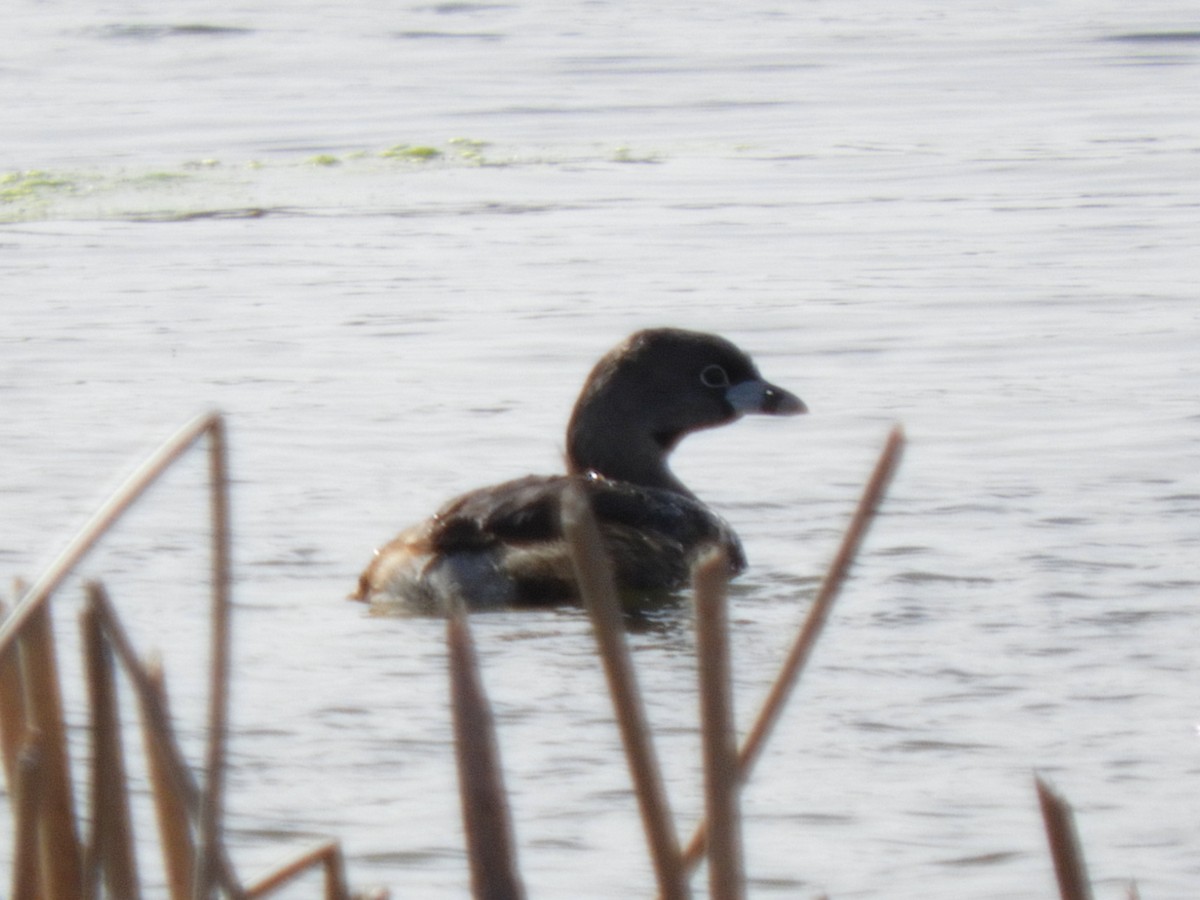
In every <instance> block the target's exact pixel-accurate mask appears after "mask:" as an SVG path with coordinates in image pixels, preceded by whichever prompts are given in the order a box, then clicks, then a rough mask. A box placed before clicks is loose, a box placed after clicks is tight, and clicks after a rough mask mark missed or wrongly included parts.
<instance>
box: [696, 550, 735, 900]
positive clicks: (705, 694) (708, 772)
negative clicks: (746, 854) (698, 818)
mask: <svg viewBox="0 0 1200 900" xmlns="http://www.w3.org/2000/svg"><path fill="white" fill-rule="evenodd" d="M693 580H694V584H695V604H696V655H697V657H698V661H699V666H698V668H699V672H700V724H701V738H702V749H703V757H704V781H705V790H704V798H705V803H704V808H705V815H706V817H707V821H709V822H711V823H712V827H711V828H710V830H709V840H708V843H709V847H708V885H709V896H710V897H712V898H713V900H741V898H742V897H744V896H745V893H746V881H745V874H744V871H743V864H742V834H741V810H740V808H739V805H738V790H739V787H740V782H739V779H738V764H737V731H736V726H735V724H734V715H733V685H732V668H731V664H730V658H729V605H728V602H727V599H728V597H727V592H726V588H727V587H728V583H729V557H728V556H726V554H725V553H723V552H721V551H720V550H714V551H711V552H709V553H707V554H706V555H705V556H704V557H703V558H702V559H701V560H700V562H699V563H698V564H697V566H696V569H695V572H694V573H693Z"/></svg>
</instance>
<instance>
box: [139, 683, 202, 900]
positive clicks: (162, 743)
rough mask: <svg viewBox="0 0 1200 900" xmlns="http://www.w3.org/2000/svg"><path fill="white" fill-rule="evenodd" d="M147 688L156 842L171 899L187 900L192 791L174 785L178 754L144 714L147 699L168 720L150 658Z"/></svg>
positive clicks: (162, 687)
mask: <svg viewBox="0 0 1200 900" xmlns="http://www.w3.org/2000/svg"><path fill="white" fill-rule="evenodd" d="M139 668H140V667H139ZM145 675H146V679H145V680H146V688H145V690H146V691H147V693H148V695H149V699H148V700H147V701H145V702H144V703H143V712H142V739H143V744H144V745H145V748H146V768H147V771H148V774H149V777H150V787H151V793H152V794H153V796H154V809H155V814H156V815H157V817H158V834H159V844H160V846H161V847H162V856H163V866H164V868H165V870H166V876H167V891H168V894H169V896H170V898H171V900H188V898H189V897H191V895H192V884H193V883H194V881H195V877H196V875H195V872H196V845H195V842H194V841H193V840H192V827H191V823H190V821H189V819H188V796H187V795H188V794H189V793H194V789H193V788H192V786H190V785H189V786H187V787H184V788H182V789H177V788H175V787H174V780H178V776H177V774H175V773H178V772H179V763H178V762H177V760H178V757H177V756H173V755H172V752H171V749H170V746H169V744H168V736H167V735H166V732H164V731H162V729H161V728H159V729H156V728H154V727H153V726H152V724H151V717H150V716H147V715H146V713H145V704H146V702H148V703H149V704H151V705H153V706H154V707H155V708H157V709H158V710H159V711H160V713H161V719H163V720H166V721H168V722H169V721H170V718H171V714H170V709H169V707H168V705H167V685H166V681H165V680H164V678H163V670H162V665H161V664H160V663H159V662H158V661H157V660H155V661H153V662H151V663H150V664H148V665H147V666H146V668H145Z"/></svg>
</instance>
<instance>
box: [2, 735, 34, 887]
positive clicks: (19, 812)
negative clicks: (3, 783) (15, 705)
mask: <svg viewBox="0 0 1200 900" xmlns="http://www.w3.org/2000/svg"><path fill="white" fill-rule="evenodd" d="M41 768H42V753H41V747H40V746H39V745H38V741H37V736H36V735H29V740H28V742H27V743H26V745H25V747H24V749H22V751H21V753H20V754H19V756H18V758H17V761H16V766H15V769H14V775H15V777H14V778H13V780H12V781H10V782H9V784H10V785H11V786H12V792H13V795H14V796H13V818H14V825H15V826H16V827H15V828H14V829H13V830H14V832H15V834H14V837H15V839H16V846H15V847H14V848H13V851H14V852H13V857H14V858H13V880H12V896H13V900H40V898H41V896H42V893H41V887H40V884H39V868H40V867H39V865H38V855H39V848H38V807H39V804H40V803H41V781H42V773H41Z"/></svg>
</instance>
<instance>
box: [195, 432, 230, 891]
mask: <svg viewBox="0 0 1200 900" xmlns="http://www.w3.org/2000/svg"><path fill="white" fill-rule="evenodd" d="M208 435H209V442H208V466H209V473H208V481H209V502H210V518H211V524H212V650H211V654H210V658H209V688H208V747H207V748H206V752H205V767H206V770H207V778H206V781H205V784H204V795H203V802H202V804H201V807H200V824H199V829H198V831H199V836H198V845H199V847H198V857H197V866H196V890H195V900H208V898H209V897H211V896H212V894H213V890H214V888H215V886H216V883H217V881H218V872H219V871H220V869H221V856H222V850H221V848H222V840H221V822H222V818H223V817H222V811H223V806H224V804H223V803H222V800H223V796H224V787H225V744H226V740H225V739H226V732H227V730H228V725H229V645H230V621H229V620H230V612H231V601H230V593H231V583H232V562H231V556H232V553H231V550H230V533H229V532H230V528H229V461H228V455H229V454H228V450H227V444H226V436H225V420H224V419H222V418H221V417H220V416H215V417H214V418H213V419H212V420H211V422H210V423H209V428H208Z"/></svg>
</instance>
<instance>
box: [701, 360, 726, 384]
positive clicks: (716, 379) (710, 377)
mask: <svg viewBox="0 0 1200 900" xmlns="http://www.w3.org/2000/svg"><path fill="white" fill-rule="evenodd" d="M700 383H701V384H702V385H704V386H705V387H710V388H727V387H729V376H728V375H727V374H725V370H724V369H722V368H721V367H720V366H718V365H715V364H714V365H711V366H705V367H704V368H703V369H701V370H700Z"/></svg>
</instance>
